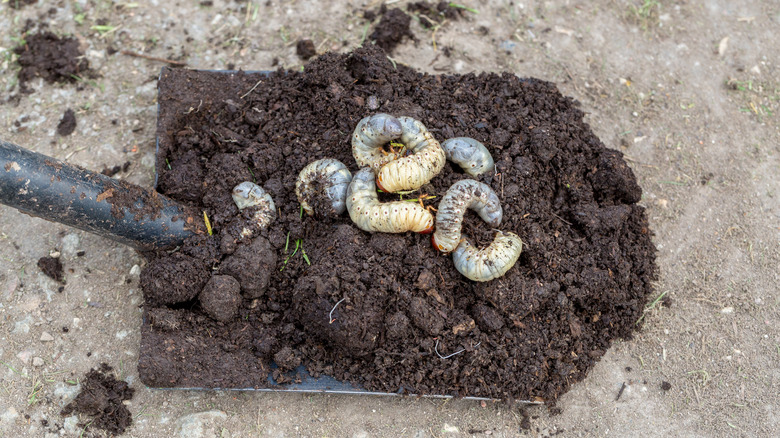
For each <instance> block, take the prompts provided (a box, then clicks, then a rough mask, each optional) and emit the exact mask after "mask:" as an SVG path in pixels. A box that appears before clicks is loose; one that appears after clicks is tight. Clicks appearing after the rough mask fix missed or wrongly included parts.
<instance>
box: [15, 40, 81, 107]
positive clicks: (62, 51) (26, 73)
mask: <svg viewBox="0 0 780 438" xmlns="http://www.w3.org/2000/svg"><path fill="white" fill-rule="evenodd" d="M24 41H25V42H24V44H22V45H20V46H17V47H16V48H14V53H16V54H17V55H19V59H18V62H19V65H20V66H21V67H22V68H21V70H19V74H18V77H19V87H20V89H21V90H22V91H23V92H32V90H31V89H30V88H28V87H27V83H28V82H30V81H31V80H33V79H35V78H37V77H41V78H43V79H44V80H46V81H47V82H75V81H76V78H75V76H80V75H84V73H85V72H87V71H88V70H89V62H88V61H87V59H86V58H85V57H84V53H82V52H81V49H80V48H79V42H78V40H77V39H76V38H73V37H58V36H57V35H55V34H54V33H52V32H50V31H41V32H38V33H35V34H32V35H26V36H25V37H24Z"/></svg>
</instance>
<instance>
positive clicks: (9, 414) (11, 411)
mask: <svg viewBox="0 0 780 438" xmlns="http://www.w3.org/2000/svg"><path fill="white" fill-rule="evenodd" d="M17 418H19V412H17V411H16V409H15V408H14V407H13V406H12V407H10V408H8V409H6V410H5V412H3V414H2V415H0V425H2V426H3V428H5V427H8V426H11V425H13V423H14V421H16V419H17Z"/></svg>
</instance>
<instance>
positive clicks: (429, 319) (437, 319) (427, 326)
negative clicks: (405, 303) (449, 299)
mask: <svg viewBox="0 0 780 438" xmlns="http://www.w3.org/2000/svg"><path fill="white" fill-rule="evenodd" d="M409 314H410V315H411V317H412V322H414V325H416V326H417V327H418V328H419V329H421V330H423V331H424V332H425V333H427V334H429V335H431V336H436V335H438V334H439V333H441V331H442V329H443V328H444V320H443V319H442V318H441V316H439V315H438V314H436V311H435V310H433V308H432V307H431V306H430V305H429V304H428V303H427V302H426V301H425V299H423V298H420V297H415V298H412V303H411V305H410V306H409Z"/></svg>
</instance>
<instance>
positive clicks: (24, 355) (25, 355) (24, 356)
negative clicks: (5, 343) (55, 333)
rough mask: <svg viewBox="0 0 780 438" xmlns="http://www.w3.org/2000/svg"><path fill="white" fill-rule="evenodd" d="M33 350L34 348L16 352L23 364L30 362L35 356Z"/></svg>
mask: <svg viewBox="0 0 780 438" xmlns="http://www.w3.org/2000/svg"><path fill="white" fill-rule="evenodd" d="M33 354H34V353H33V351H32V350H23V351H20V352H19V353H17V354H16V357H17V358H18V359H19V360H20V361H22V363H23V364H25V365H27V364H28V363H30V359H32V357H33Z"/></svg>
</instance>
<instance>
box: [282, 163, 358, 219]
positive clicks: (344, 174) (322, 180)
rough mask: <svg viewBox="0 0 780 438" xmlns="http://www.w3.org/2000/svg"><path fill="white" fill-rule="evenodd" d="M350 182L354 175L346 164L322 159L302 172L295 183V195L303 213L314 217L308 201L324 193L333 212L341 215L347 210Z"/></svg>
mask: <svg viewBox="0 0 780 438" xmlns="http://www.w3.org/2000/svg"><path fill="white" fill-rule="evenodd" d="M350 181H352V173H351V172H350V171H349V169H347V166H345V165H344V163H342V162H341V161H339V160H336V159H334V158H322V159H320V160H317V161H314V162H311V163H309V164H308V165H307V166H306V167H304V168H303V170H301V173H300V174H298V180H297V181H296V182H295V194H296V196H298V202H299V203H300V204H301V207H303V211H305V212H306V214H308V215H309V216H313V215H314V208H313V207H312V206H311V205H310V204H309V202H308V200H309V199H311V197H312V196H317V195H318V194H319V193H320V191H322V192H324V194H325V195H326V196H327V197H328V199H329V200H330V204H331V207H332V208H333V211H334V212H335V213H336V214H337V215H339V214H341V213H344V211H345V210H346V209H347V205H346V199H347V188H348V187H349V182H350Z"/></svg>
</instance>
